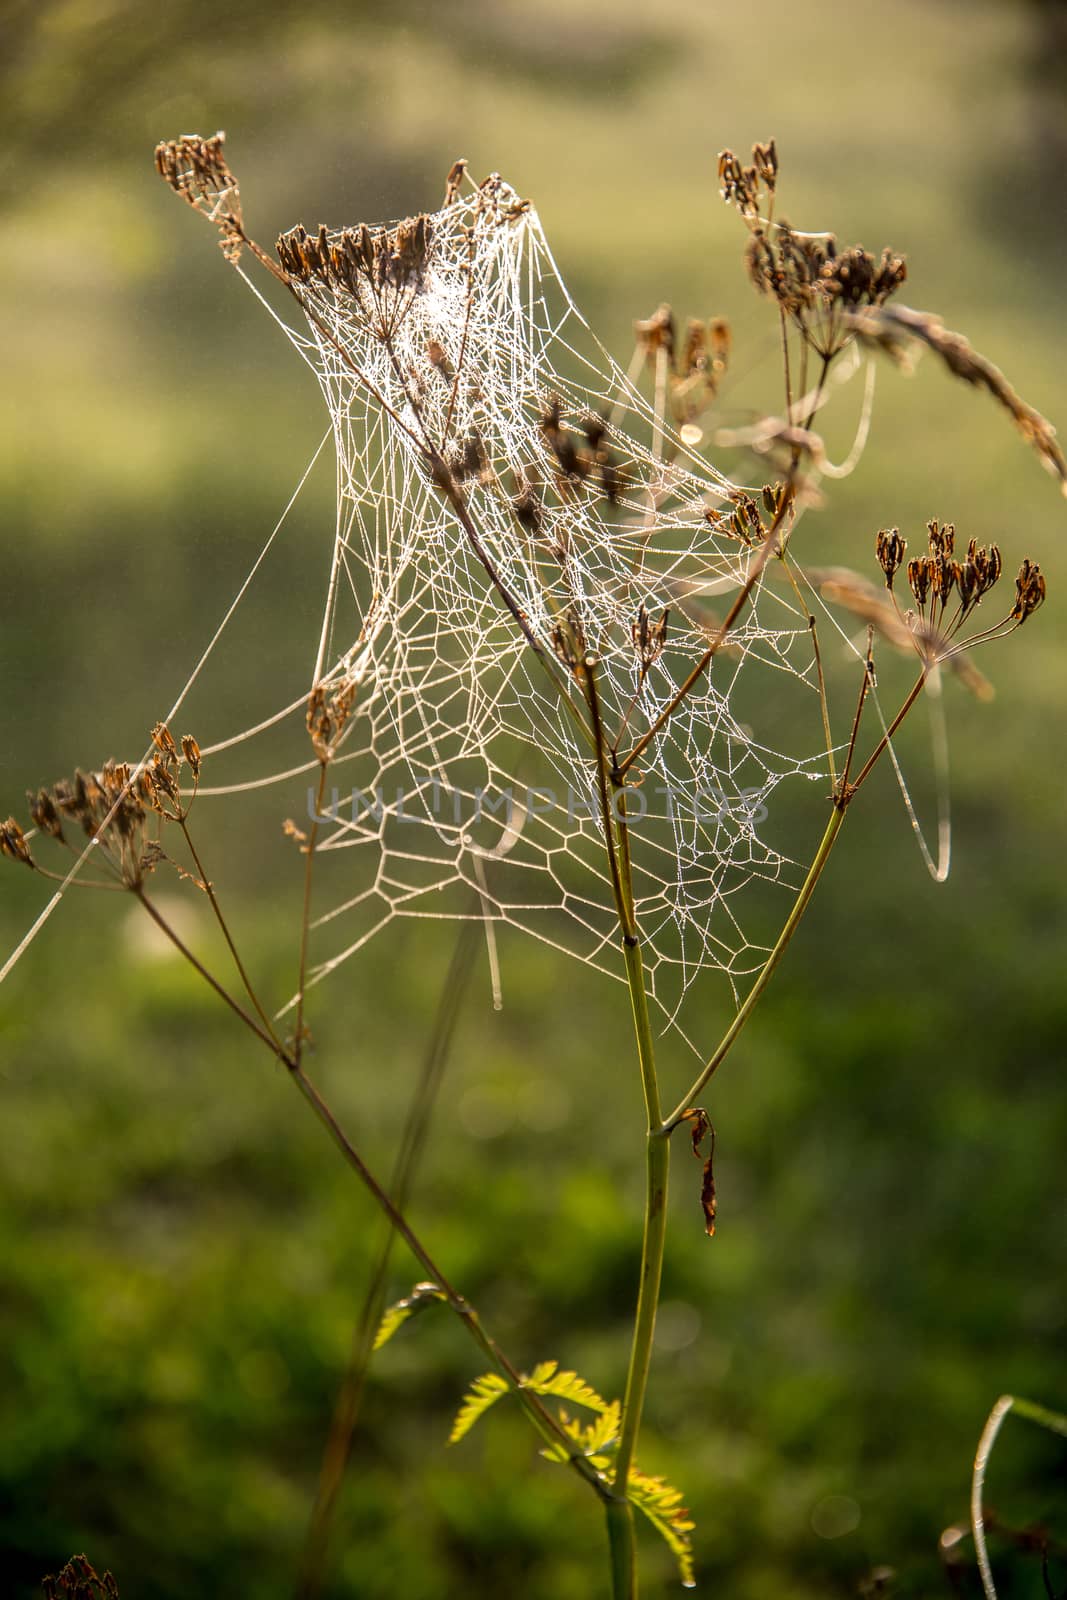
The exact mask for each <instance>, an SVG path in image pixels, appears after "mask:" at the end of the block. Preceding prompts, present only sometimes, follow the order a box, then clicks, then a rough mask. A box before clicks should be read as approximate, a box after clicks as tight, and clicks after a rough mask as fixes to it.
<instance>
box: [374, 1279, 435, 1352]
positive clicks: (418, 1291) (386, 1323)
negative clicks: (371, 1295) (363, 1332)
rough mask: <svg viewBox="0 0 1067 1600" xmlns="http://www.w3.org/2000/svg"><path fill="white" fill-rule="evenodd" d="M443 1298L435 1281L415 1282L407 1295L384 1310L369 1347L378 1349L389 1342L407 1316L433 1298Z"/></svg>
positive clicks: (426, 1304)
mask: <svg viewBox="0 0 1067 1600" xmlns="http://www.w3.org/2000/svg"><path fill="white" fill-rule="evenodd" d="M444 1298H445V1293H444V1290H443V1289H439V1288H438V1287H437V1285H436V1283H417V1284H416V1285H415V1287H414V1289H412V1291H411V1293H410V1294H409V1295H405V1296H404V1298H403V1300H398V1301H397V1302H396V1304H395V1305H393V1306H390V1307H389V1309H388V1310H387V1311H386V1312H385V1314H384V1316H383V1317H382V1320H381V1322H380V1323H379V1324H378V1332H377V1333H376V1334H375V1336H374V1344H373V1346H372V1347H371V1348H372V1349H374V1350H380V1349H381V1348H382V1345H383V1344H387V1343H388V1342H389V1340H390V1339H391V1338H392V1337H393V1334H394V1333H395V1332H396V1330H397V1329H398V1328H400V1327H403V1325H404V1323H405V1322H406V1321H407V1320H408V1318H409V1317H413V1316H414V1315H415V1313H416V1311H421V1310H422V1309H423V1307H424V1306H428V1305H430V1304H432V1302H433V1301H434V1300H443V1299H444Z"/></svg>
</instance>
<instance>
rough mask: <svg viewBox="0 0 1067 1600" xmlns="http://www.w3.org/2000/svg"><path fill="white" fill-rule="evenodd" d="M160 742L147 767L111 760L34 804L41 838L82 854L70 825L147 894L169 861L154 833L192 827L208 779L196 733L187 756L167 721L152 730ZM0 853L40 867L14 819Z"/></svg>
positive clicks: (34, 798) (3, 830) (40, 793)
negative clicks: (153, 875) (188, 775)
mask: <svg viewBox="0 0 1067 1600" xmlns="http://www.w3.org/2000/svg"><path fill="white" fill-rule="evenodd" d="M152 743H153V745H154V746H155V750H154V752H153V754H152V756H151V757H150V758H149V759H148V761H146V762H145V764H144V765H143V766H142V767H139V768H134V767H132V766H131V765H130V763H129V762H128V761H105V763H104V765H103V766H102V767H101V768H100V770H99V771H98V772H82V771H80V770H79V771H76V772H75V774H74V776H73V778H70V779H67V778H61V779H60V780H59V781H58V782H57V783H55V784H53V785H52V787H51V788H50V789H38V790H37V791H36V793H31V794H29V795H27V797H26V798H27V802H28V806H29V813H30V818H31V820H32V822H33V825H34V827H35V828H37V829H38V830H39V832H40V833H42V834H43V835H45V836H46V837H47V838H50V839H54V840H55V841H56V842H57V843H58V844H62V845H65V846H66V848H67V849H69V850H70V851H72V853H73V854H75V855H77V854H79V853H80V848H81V847H80V845H79V844H78V843H77V842H76V836H75V839H74V840H72V839H70V838H68V836H67V833H66V831H65V828H64V823H68V822H69V823H72V824H74V825H75V826H76V827H77V828H80V829H81V831H82V833H84V834H85V836H86V837H87V838H89V839H91V840H92V841H93V843H94V845H95V847H96V851H97V856H96V859H97V860H98V861H100V862H102V863H104V864H105V865H106V866H107V867H108V868H110V870H111V871H112V872H113V873H114V875H115V876H116V877H117V878H118V879H119V881H120V882H121V883H122V884H124V885H125V887H126V888H128V889H133V890H140V888H141V885H142V883H143V881H144V878H145V876H146V874H147V873H149V872H151V871H152V870H153V868H154V867H155V866H157V865H158V863H159V862H160V861H162V860H165V859H166V857H165V853H164V851H163V849H162V847H161V845H160V843H159V840H158V837H153V836H152V835H151V834H150V827H151V826H152V825H153V824H154V828H155V831H156V832H157V833H158V831H159V829H160V828H161V827H162V825H163V824H164V823H167V822H177V823H179V824H184V822H185V820H186V818H187V817H188V815H189V808H190V806H191V805H192V798H195V794H196V787H197V783H198V780H199V776H200V766H201V759H202V758H201V753H200V747H199V745H198V744H197V742H196V740H195V739H194V738H193V736H192V735H191V734H185V735H184V737H183V738H182V741H181V751H180V752H179V749H178V746H177V745H176V744H175V741H174V738H173V736H172V735H171V732H170V729H169V728H168V727H167V726H166V724H165V723H162V722H160V723H157V724H156V726H155V728H154V729H153V730H152ZM183 765H187V766H188V767H189V769H190V771H191V772H192V775H193V791H192V797H191V798H186V797H183V795H182V789H181V771H182V767H183ZM0 854H3V855H6V856H8V857H9V858H10V859H12V860H18V861H22V862H24V863H25V864H26V865H27V866H37V865H38V864H37V863H36V862H35V861H34V859H33V857H32V856H31V854H30V850H29V845H28V844H27V842H26V839H25V836H24V834H23V833H22V830H21V828H20V827H19V825H18V823H17V822H15V821H14V819H13V818H9V819H8V821H7V822H6V823H4V824H2V825H0ZM38 870H42V871H43V870H44V869H43V868H39V869H38ZM49 875H51V874H49Z"/></svg>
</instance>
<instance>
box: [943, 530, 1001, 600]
mask: <svg viewBox="0 0 1067 1600" xmlns="http://www.w3.org/2000/svg"><path fill="white" fill-rule="evenodd" d="M1001 567H1002V561H1001V556H1000V550H999V549H998V547H997V546H996V545H995V544H991V545H988V546H986V545H980V544H979V543H978V541H977V539H972V540H971V542H970V544H969V545H968V546H967V559H966V560H965V561H957V562H956V563H955V570H956V587H957V589H958V590H959V593H960V600H961V601H962V602H963V609H964V611H965V612H966V611H970V610H972V609H973V608H974V607H975V606H976V605H977V604H978V602H979V601H980V600H981V598H982V596H983V595H984V594H988V592H989V590H990V589H992V587H993V585H994V584H995V583H996V581H997V579H998V578H999V577H1000V573H1001Z"/></svg>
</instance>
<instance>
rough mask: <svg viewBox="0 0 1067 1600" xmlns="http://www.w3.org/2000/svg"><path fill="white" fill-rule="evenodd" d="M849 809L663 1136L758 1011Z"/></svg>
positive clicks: (838, 804) (822, 844) (836, 819)
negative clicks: (735, 1012)
mask: <svg viewBox="0 0 1067 1600" xmlns="http://www.w3.org/2000/svg"><path fill="white" fill-rule="evenodd" d="M845 810H846V805H845V803H843V802H842V801H835V803H834V806H833V809H832V810H831V812H830V820H829V821H828V822H827V824H826V832H825V833H824V834H823V836H822V839H821V840H820V841H819V848H818V849H817V850H816V852H815V855H814V857H813V859H812V863H811V866H810V867H809V868H808V875H807V877H806V878H805V879H804V882H803V884H802V885H801V888H800V893H799V894H798V895H797V897H796V899H795V900H794V902H793V906H792V909H791V911H790V913H789V915H788V917H787V918H786V920H785V922H784V924H783V926H782V931H781V933H780V934H779V935H778V939H777V941H776V943H775V946H774V949H773V950H772V951H771V953H770V955H769V956H768V957H767V960H766V961H765V962H764V964H763V966H762V968H761V969H760V973H759V976H758V977H757V979H756V981H755V983H754V984H753V985H752V988H751V989H750V990H749V992H748V994H747V995H746V996H745V1000H744V1004H743V1005H742V1007H741V1009H740V1011H738V1013H737V1015H736V1017H735V1018H734V1020H733V1022H732V1023H731V1024H730V1026H729V1028H728V1029H727V1030H726V1032H725V1033H724V1035H723V1037H722V1040H721V1042H720V1043H719V1046H718V1048H717V1049H716V1051H715V1053H714V1055H713V1056H712V1057H711V1059H710V1060H709V1061H708V1063H707V1065H706V1066H705V1067H704V1068H702V1070H701V1072H700V1074H699V1075H698V1077H697V1078H696V1080H695V1081H694V1083H693V1084H692V1085H691V1086H690V1088H689V1090H688V1091H687V1092H686V1094H684V1095H683V1096H682V1098H681V1100H679V1102H678V1104H677V1105H676V1106H675V1108H674V1110H673V1111H672V1112H671V1114H670V1116H669V1117H668V1118H667V1119H666V1121H665V1122H664V1123H663V1125H662V1132H663V1133H665V1134H669V1133H672V1132H673V1131H674V1129H675V1128H676V1127H677V1126H678V1124H679V1123H680V1122H681V1121H682V1119H683V1118H684V1116H685V1114H686V1112H687V1111H688V1110H689V1108H690V1107H691V1105H692V1104H693V1101H694V1100H695V1099H696V1097H697V1095H698V1094H699V1093H700V1092H701V1090H702V1089H703V1088H704V1085H705V1084H706V1083H707V1082H708V1080H709V1078H711V1077H712V1076H713V1074H714V1073H715V1072H717V1071H718V1069H719V1067H720V1066H721V1065H722V1063H723V1062H724V1061H725V1059H726V1057H727V1056H728V1055H729V1053H730V1051H731V1049H732V1048H733V1046H734V1044H735V1042H736V1040H737V1038H738V1035H739V1034H740V1032H741V1030H742V1029H743V1028H744V1026H745V1023H746V1022H747V1021H748V1019H749V1017H750V1016H751V1015H752V1013H753V1011H754V1010H755V1009H756V1006H757V1005H758V1003H759V1001H760V998H761V996H762V995H763V992H764V990H765V989H766V987H767V985H768V984H769V983H770V981H771V979H772V978H773V976H774V973H775V970H776V968H777V966H778V963H779V962H780V961H781V959H782V957H783V955H784V954H785V952H786V950H787V948H788V946H789V941H790V940H791V939H792V937H793V935H794V933H796V931H797V927H798V925H799V923H800V919H801V917H802V916H803V915H804V913H805V911H806V910H807V908H808V901H809V900H810V899H811V897H812V895H813V894H814V892H815V887H816V885H817V883H818V881H819V879H820V878H821V877H822V875H823V870H824V869H825V867H826V863H827V861H828V860H829V859H830V852H831V850H832V849H833V847H834V843H835V841H836V839H837V836H838V834H839V833H840V831H841V824H842V823H843V822H844V820H845Z"/></svg>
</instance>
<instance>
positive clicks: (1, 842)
mask: <svg viewBox="0 0 1067 1600" xmlns="http://www.w3.org/2000/svg"><path fill="white" fill-rule="evenodd" d="M0 856H6V857H7V858H8V860H9V861H21V862H22V864H23V866H24V867H31V868H33V867H36V865H37V863H36V861H34V859H33V856H32V854H31V852H30V847H29V845H28V844H27V843H26V835H25V834H24V833H23V831H22V829H21V828H20V826H19V824H18V823H17V822H16V821H15V819H14V817H8V819H7V821H6V822H0Z"/></svg>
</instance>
